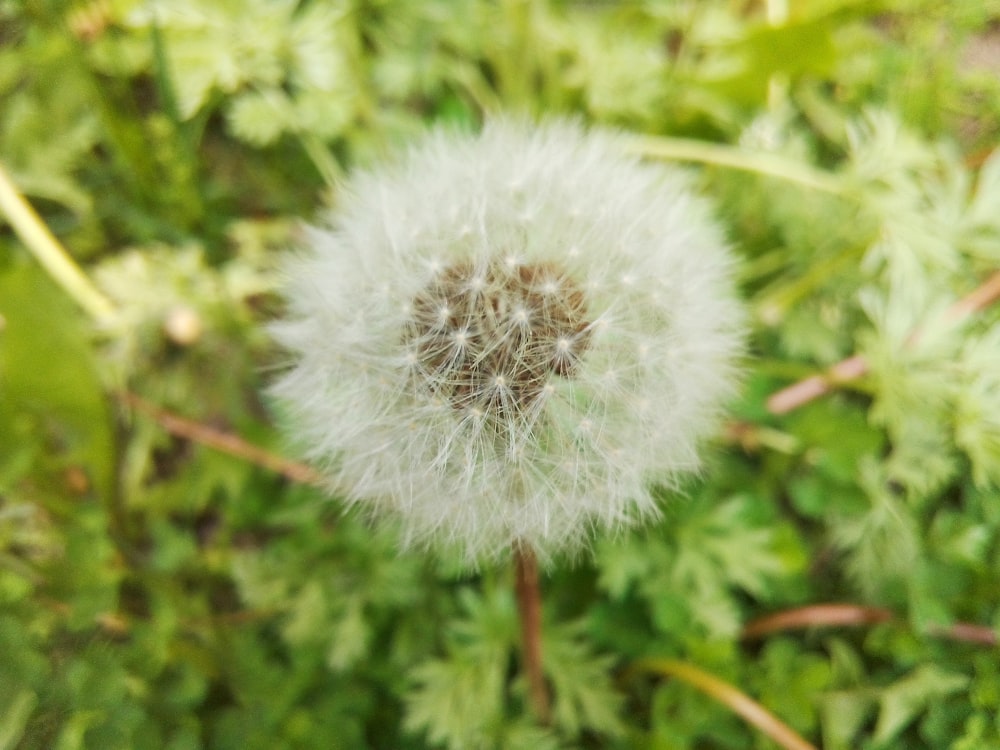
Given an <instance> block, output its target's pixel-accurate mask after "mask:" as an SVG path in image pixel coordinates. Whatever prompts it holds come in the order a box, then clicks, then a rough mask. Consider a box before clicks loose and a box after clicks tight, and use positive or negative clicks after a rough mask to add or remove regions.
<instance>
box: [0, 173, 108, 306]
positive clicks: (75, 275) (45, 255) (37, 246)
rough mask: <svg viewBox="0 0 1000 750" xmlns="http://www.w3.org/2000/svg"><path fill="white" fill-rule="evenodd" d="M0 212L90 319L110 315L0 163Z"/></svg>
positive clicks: (102, 299) (104, 302)
mask: <svg viewBox="0 0 1000 750" xmlns="http://www.w3.org/2000/svg"><path fill="white" fill-rule="evenodd" d="M0 211H2V212H3V213H4V214H6V216H7V219H8V220H9V221H10V225H11V226H12V227H13V228H14V232H16V233H17V236H18V237H20V238H21V242H23V243H24V245H25V247H27V248H28V250H29V251H30V252H31V254H32V255H34V256H35V258H36V259H37V260H38V262H39V263H41V264H42V267H43V268H45V270H46V271H48V273H49V276H51V277H52V278H53V279H54V280H55V282H56V283H57V284H59V286H61V287H62V288H63V290H64V291H65V292H66V293H67V294H69V296H70V297H72V298H73V300H75V301H76V303H77V304H78V305H79V306H80V307H82V308H83V309H84V310H85V311H86V312H87V314H88V315H90V317H92V318H94V319H95V320H98V321H100V320H101V319H103V318H106V317H108V316H110V315H111V314H112V313H113V312H114V305H113V304H112V302H111V300H109V299H108V298H107V297H106V296H104V294H103V293H102V292H101V291H100V290H99V289H98V288H97V287H95V286H94V285H93V284H92V283H91V281H90V279H88V278H87V276H86V274H84V272H83V271H82V270H81V269H80V267H79V266H78V265H77V264H76V261H74V260H73V258H72V257H71V256H70V254H69V253H68V252H66V248H64V247H63V246H62V245H61V244H60V243H59V240H57V239H56V238H55V236H54V235H53V234H52V232H51V231H49V228H48V227H47V226H46V225H45V222H43V221H42V220H41V218H40V217H39V216H38V214H37V213H35V209H33V208H32V207H31V204H30V203H28V201H27V200H25V198H24V196H22V195H21V193H19V192H18V190H17V188H16V187H15V186H14V183H13V181H12V180H11V179H10V177H9V176H8V175H7V172H6V170H4V168H3V165H2V164H0Z"/></svg>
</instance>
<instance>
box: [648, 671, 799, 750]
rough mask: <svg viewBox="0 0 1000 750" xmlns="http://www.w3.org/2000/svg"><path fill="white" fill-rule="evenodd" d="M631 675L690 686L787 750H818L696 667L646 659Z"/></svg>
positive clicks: (733, 689) (762, 710) (734, 691)
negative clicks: (647, 675)
mask: <svg viewBox="0 0 1000 750" xmlns="http://www.w3.org/2000/svg"><path fill="white" fill-rule="evenodd" d="M631 671H643V672H653V673H655V674H659V675H662V676H664V677H673V678H675V679H678V680H681V681H682V682H686V683H687V684H688V685H691V686H692V687H695V688H697V689H698V690H700V691H701V692H703V693H705V694H706V695H708V696H709V697H711V698H714V699H715V700H717V701H719V703H721V704H723V705H724V706H726V707H727V708H729V709H731V710H732V711H733V713H735V714H737V715H738V716H740V717H741V718H742V719H744V720H745V721H746V722H747V723H749V724H752V725H753V726H755V727H757V729H759V730H760V731H762V732H763V733H764V734H766V735H767V736H768V737H770V738H771V739H772V740H774V741H775V742H776V743H777V744H778V745H779V746H781V747H783V748H785V750H816V746H815V745H812V744H810V743H809V742H807V741H806V740H805V739H803V738H802V737H801V736H800V735H799V734H798V733H797V732H796V731H795V730H794V729H792V728H791V727H789V726H788V725H787V724H785V723H784V722H783V721H781V720H780V719H778V718H777V717H775V716H774V714H772V713H771V712H770V711H768V710H767V709H766V708H764V707H763V706H762V705H760V704H759V703H757V701H755V700H753V699H751V698H750V697H749V696H747V695H746V694H745V693H743V692H741V691H739V690H737V689H736V688H734V687H733V686H732V685H730V684H729V683H728V682H723V681H722V680H720V679H719V678H718V677H715V676H713V675H710V674H709V673H708V672H704V671H702V670H700V669H698V667H696V666H694V665H693V664H688V663H686V662H683V661H678V660H676V659H642V660H640V661H639V662H637V663H636V664H634V665H633V666H632V670H631Z"/></svg>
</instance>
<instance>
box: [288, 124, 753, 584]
mask: <svg viewBox="0 0 1000 750" xmlns="http://www.w3.org/2000/svg"><path fill="white" fill-rule="evenodd" d="M527 154H531V155H532V156H531V158H530V159H528V158H526V155H527ZM351 187H352V190H349V191H348V194H347V196H346V197H345V198H344V200H343V201H342V204H341V206H340V207H339V208H338V210H337V211H336V212H335V213H334V214H332V215H331V216H330V219H329V222H328V225H327V226H326V227H325V228H321V229H319V230H316V231H314V232H312V233H311V234H310V235H309V242H310V246H309V247H308V248H307V250H306V252H305V253H304V254H303V255H302V257H300V258H299V259H297V260H296V261H294V262H292V263H291V265H290V268H289V270H290V274H289V275H290V283H289V286H288V289H287V291H286V296H287V299H288V303H289V308H290V313H289V318H288V319H287V320H285V321H283V322H281V323H278V324H276V325H275V327H274V331H275V335H276V337H277V339H278V340H279V341H280V342H281V343H282V344H283V345H284V346H285V347H286V348H287V349H288V350H289V351H290V352H291V354H292V357H293V360H292V363H291V366H290V368H289V371H288V372H287V374H286V375H285V376H283V377H282V378H281V379H280V380H279V381H278V382H277V383H276V384H275V386H274V392H275V393H276V394H277V396H278V397H279V398H280V399H281V400H282V401H284V402H285V403H286V404H287V405H288V406H289V408H290V410H291V412H292V413H291V419H292V424H293V426H294V429H295V431H296V433H297V435H298V437H299V438H300V439H301V441H302V443H303V444H304V445H305V446H306V448H307V451H308V454H309V457H310V458H311V459H312V460H313V461H315V462H316V463H317V464H318V465H319V466H320V467H321V468H323V469H324V471H325V472H326V475H327V476H328V478H329V483H330V487H331V489H333V490H334V491H336V492H337V493H339V494H342V495H344V496H345V497H346V500H347V501H348V503H350V504H351V505H354V506H356V507H358V508H360V509H363V510H364V511H366V512H367V514H368V515H369V516H370V517H372V518H373V519H375V520H377V519H381V518H383V517H386V516H395V517H397V518H398V519H399V520H400V521H401V523H402V527H403V538H404V541H405V542H407V543H413V544H421V545H428V546H434V547H439V548H447V549H455V550H457V551H458V552H459V553H460V554H461V555H462V556H463V557H464V559H465V560H466V562H468V563H469V564H471V565H476V564H479V563H482V562H484V561H486V560H487V559H490V558H496V557H499V556H501V555H504V554H506V553H508V552H509V551H510V550H511V549H520V548H525V547H527V548H530V549H533V550H535V551H536V552H537V553H538V554H539V555H540V557H541V558H542V559H543V561H545V560H550V559H552V557H553V555H555V554H557V553H561V552H569V553H573V552H577V551H579V550H581V549H582V548H584V547H585V546H586V544H587V542H588V540H589V538H590V535H591V533H592V532H593V531H594V530H598V529H608V530H612V531H613V530H616V529H618V528H620V527H622V526H625V525H630V524H634V523H637V522H641V521H643V520H646V519H648V518H651V517H654V516H655V515H656V513H657V506H656V501H655V499H654V498H655V495H654V493H653V492H652V491H651V488H652V485H653V484H654V483H660V484H663V483H666V484H670V483H672V482H674V481H676V479H677V478H678V477H679V476H680V475H681V474H682V473H684V472H688V471H691V470H692V469H695V468H697V467H696V461H695V460H694V459H693V458H692V457H694V456H696V455H697V448H698V445H699V443H700V442H701V440H702V439H703V438H704V437H706V435H707V434H709V433H710V432H711V430H712V429H714V427H715V425H716V423H717V418H718V416H719V411H720V408H721V405H722V404H723V403H724V401H725V399H726V398H727V397H729V396H730V395H731V394H732V392H733V389H734V381H735V377H734V367H733V361H734V357H735V356H736V355H737V353H738V352H739V351H740V346H741V339H742V315H741V308H740V306H739V305H738V303H737V302H736V301H735V299H734V297H733V293H732V288H731V280H730V273H729V266H730V261H729V255H728V252H727V250H726V247H725V244H724V242H723V241H722V238H721V236H720V233H719V231H718V229H717V228H716V227H715V225H714V224H713V222H712V221H711V219H710V218H709V215H708V211H707V209H706V206H705V204H704V203H703V201H702V200H700V199H699V198H697V197H696V196H694V195H693V193H692V192H691V190H690V188H689V186H688V184H687V182H686V180H685V179H684V178H683V176H681V175H679V174H677V173H674V172H671V171H669V170H668V169H666V168H664V167H662V166H652V165H643V164H640V163H638V162H637V161H636V160H635V159H633V158H632V157H629V156H626V155H624V149H623V148H621V144H620V143H619V141H618V139H617V137H616V136H615V135H613V134H608V133H602V132H586V131H584V130H583V129H582V128H580V127H578V126H576V125H574V124H570V123H561V122H560V123H553V124H549V125H543V126H540V127H537V128H533V127H530V126H528V125H526V124H523V123H517V122H510V121H499V122H496V123H492V124H490V125H488V126H487V127H486V128H485V130H484V131H483V133H482V134H481V135H479V136H462V135H456V134H453V133H444V132H439V133H436V134H434V135H431V136H430V137H428V138H427V140H426V141H424V142H423V143H422V144H420V145H418V146H417V147H416V148H414V149H413V150H412V151H411V152H410V153H409V155H408V156H407V157H406V158H404V159H402V160H401V163H400V164H399V165H398V166H395V167H388V168H385V169H384V170H382V171H379V172H374V173H371V174H361V175H358V176H356V178H355V180H354V182H353V183H352V186H351ZM512 191H513V192H512ZM567 206H570V207H571V208H569V209H567V208H566V207H567ZM526 216H530V217H531V222H530V224H525V223H524V221H523V220H524V217H526ZM567 216H569V219H567ZM473 226H475V227H476V230H475V232H474V235H475V238H474V239H471V240H470V236H471V234H472V229H471V227H473ZM385 238H391V239H385ZM403 238H408V239H403ZM360 313H363V314H360ZM668 362H669V366H665V365H666V363H668Z"/></svg>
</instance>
